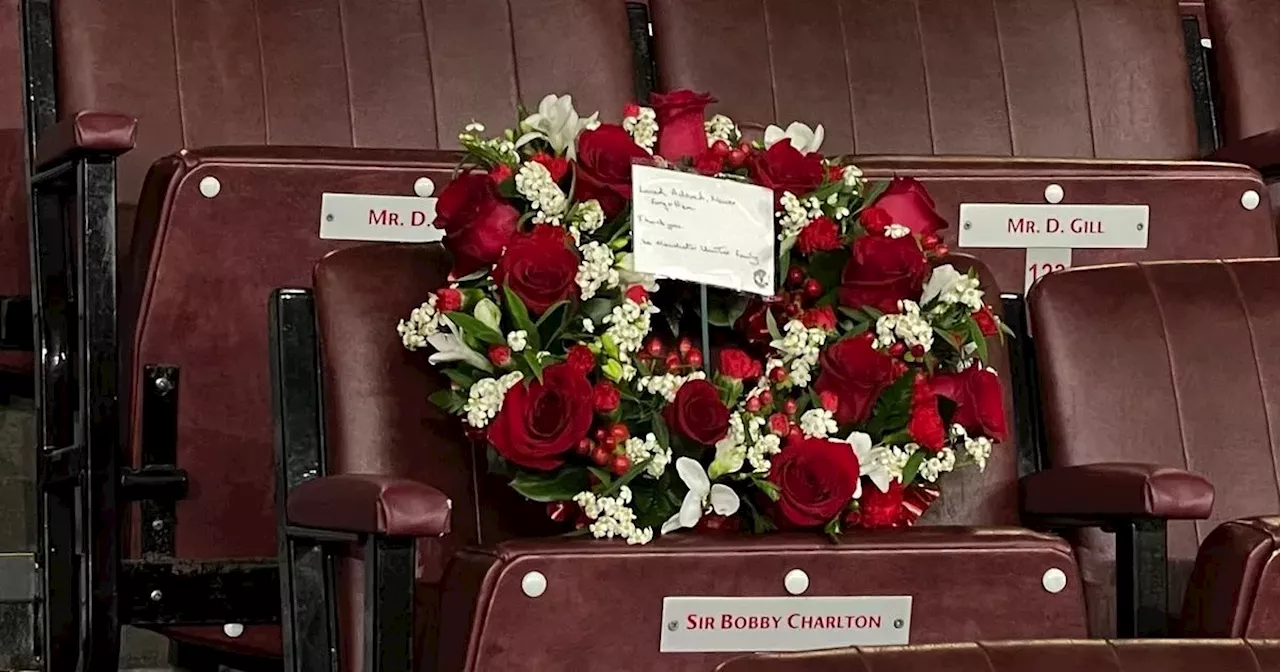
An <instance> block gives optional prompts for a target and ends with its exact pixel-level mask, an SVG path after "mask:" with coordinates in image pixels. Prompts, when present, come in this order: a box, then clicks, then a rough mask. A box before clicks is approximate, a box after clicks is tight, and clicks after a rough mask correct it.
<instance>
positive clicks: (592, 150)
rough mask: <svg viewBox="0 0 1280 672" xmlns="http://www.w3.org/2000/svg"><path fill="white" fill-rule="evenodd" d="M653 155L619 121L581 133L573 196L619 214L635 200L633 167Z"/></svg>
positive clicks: (606, 213) (608, 213)
mask: <svg viewBox="0 0 1280 672" xmlns="http://www.w3.org/2000/svg"><path fill="white" fill-rule="evenodd" d="M651 159H652V157H651V156H649V153H648V152H646V151H644V149H643V148H641V147H640V146H639V145H637V144H636V142H635V140H632V139H631V134H630V133H627V132H626V131H625V130H623V128H622V127H621V126H618V125H617V124H600V126H599V127H598V128H596V129H595V130H591V131H583V132H582V135H579V136H578V175H577V179H578V181H577V184H576V186H575V187H574V190H573V198H574V200H578V201H585V200H587V199H591V198H594V199H596V200H597V201H599V202H600V207H601V208H602V209H603V210H604V214H605V217H615V216H616V215H617V214H618V213H619V212H622V209H623V208H625V207H626V205H627V203H629V202H630V201H631V166H632V165H633V164H634V163H636V162H637V161H644V162H646V163H647V162H648V161H649V160H651Z"/></svg>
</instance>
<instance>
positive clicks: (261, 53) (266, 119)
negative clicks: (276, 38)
mask: <svg viewBox="0 0 1280 672" xmlns="http://www.w3.org/2000/svg"><path fill="white" fill-rule="evenodd" d="M253 25H254V27H255V28H257V31H258V74H259V75H260V77H261V81H262V142H263V144H267V145H269V144H271V114H270V108H269V107H268V105H267V52H266V50H265V49H263V48H262V14H261V13H260V12H259V11H258V0H253Z"/></svg>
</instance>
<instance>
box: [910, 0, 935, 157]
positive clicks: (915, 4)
mask: <svg viewBox="0 0 1280 672" xmlns="http://www.w3.org/2000/svg"><path fill="white" fill-rule="evenodd" d="M911 6H912V8H914V10H915V13H916V41H917V42H918V43H919V44H920V70H921V71H922V72H923V73H924V114H925V117H926V118H927V119H928V121H929V153H930V154H937V153H938V138H937V133H935V132H934V128H933V96H932V95H930V92H929V58H928V54H926V53H925V44H924V23H923V21H922V20H921V19H920V0H911Z"/></svg>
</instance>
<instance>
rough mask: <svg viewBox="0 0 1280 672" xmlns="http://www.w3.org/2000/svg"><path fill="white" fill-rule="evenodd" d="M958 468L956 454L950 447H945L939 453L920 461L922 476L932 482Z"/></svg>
mask: <svg viewBox="0 0 1280 672" xmlns="http://www.w3.org/2000/svg"><path fill="white" fill-rule="evenodd" d="M955 468H956V454H955V451H953V450H951V449H950V448H943V449H942V450H941V451H938V454H937V455H935V456H933V457H930V458H927V459H925V460H924V461H923V462H921V463H920V477H921V478H923V479H924V480H926V481H929V482H930V483H933V482H936V481H937V480H938V477H939V476H941V475H943V474H945V473H948V472H950V471H952V470H954V469H955Z"/></svg>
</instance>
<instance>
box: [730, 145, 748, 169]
mask: <svg viewBox="0 0 1280 672" xmlns="http://www.w3.org/2000/svg"><path fill="white" fill-rule="evenodd" d="M746 162H747V153H746V152H744V151H742V150H741V149H735V150H733V151H732V152H729V158H728V160H727V161H726V163H728V164H729V167H730V168H741V167H742V164H744V163H746Z"/></svg>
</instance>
